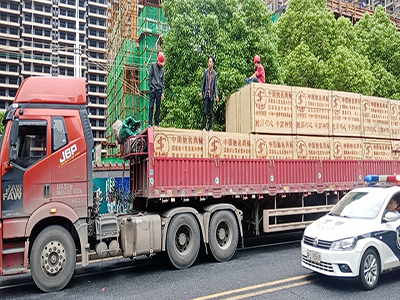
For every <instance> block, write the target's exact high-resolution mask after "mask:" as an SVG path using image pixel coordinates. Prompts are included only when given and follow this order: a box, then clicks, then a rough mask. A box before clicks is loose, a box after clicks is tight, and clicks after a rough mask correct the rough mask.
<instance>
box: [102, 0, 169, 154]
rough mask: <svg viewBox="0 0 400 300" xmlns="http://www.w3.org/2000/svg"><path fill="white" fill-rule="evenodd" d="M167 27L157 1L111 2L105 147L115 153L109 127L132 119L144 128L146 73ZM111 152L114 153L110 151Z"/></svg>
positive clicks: (146, 108) (131, 0) (116, 0)
mask: <svg viewBox="0 0 400 300" xmlns="http://www.w3.org/2000/svg"><path fill="white" fill-rule="evenodd" d="M167 30H168V26H167V23H166V20H165V17H164V14H163V10H162V8H161V0H152V1H151V0H150V1H148V0H139V1H137V0H112V1H111V5H109V10H108V19H107V60H108V62H109V66H110V70H109V73H108V78H107V100H108V105H107V109H108V117H107V145H108V154H109V155H111V156H113V155H115V154H117V153H116V152H117V151H116V148H113V145H115V138H114V136H113V135H112V124H113V123H114V122H115V121H116V120H118V119H119V120H125V119H126V118H128V117H130V116H131V117H133V118H134V119H136V120H140V121H142V126H143V129H144V128H146V127H147V126H148V108H149V86H148V70H149V67H150V65H151V63H153V62H155V61H157V54H158V52H159V51H161V50H162V41H163V40H162V38H163V35H165V34H166V32H167ZM111 149H115V150H111ZM110 150H111V151H110Z"/></svg>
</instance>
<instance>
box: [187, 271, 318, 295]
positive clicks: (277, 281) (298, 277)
mask: <svg viewBox="0 0 400 300" xmlns="http://www.w3.org/2000/svg"><path fill="white" fill-rule="evenodd" d="M314 276H315V274H313V273H311V274H306V275H300V276H295V277H290V278H285V279H280V280H276V281H271V282H266V283H261V284H257V285H252V286H246V287H243V288H239V289H236V290H230V291H226V292H222V293H216V294H212V295H208V296H204V297H198V298H194V299H192V300H207V299H216V298H220V297H224V296H229V295H232V294H238V293H243V292H247V291H250V290H256V289H261V288H265V287H269V286H272V285H278V284H282V283H287V282H292V281H296V280H304V279H308V278H310V277H314ZM311 282H313V281H312V280H305V281H301V282H298V283H292V284H289V285H284V286H280V287H275V288H271V289H267V290H263V291H260V292H262V293H261V294H265V293H269V292H272V291H273V290H274V289H275V290H280V289H284V288H289V287H291V286H292V285H294V286H298V285H302V284H307V283H311ZM296 284H297V285H296ZM265 291H268V292H265ZM253 293H259V292H252V293H249V294H253ZM255 295H256V294H254V296H255ZM239 296H242V295H239ZM239 296H237V297H239ZM246 297H251V296H246ZM227 299H242V298H227Z"/></svg>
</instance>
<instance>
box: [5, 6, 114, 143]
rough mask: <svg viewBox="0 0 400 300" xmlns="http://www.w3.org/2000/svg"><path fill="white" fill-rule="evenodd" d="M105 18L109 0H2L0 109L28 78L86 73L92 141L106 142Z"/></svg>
mask: <svg viewBox="0 0 400 300" xmlns="http://www.w3.org/2000/svg"><path fill="white" fill-rule="evenodd" d="M106 17H107V0H0V110H4V109H6V108H7V107H8V106H9V105H10V104H11V103H12V101H13V100H14V97H15V95H16V92H17V90H18V87H19V85H20V84H21V83H22V81H23V80H24V79H25V78H27V77H29V76H75V75H76V76H80V77H85V78H86V81H87V95H88V110H89V113H90V116H89V117H90V122H91V125H92V130H93V136H94V140H95V143H96V144H97V143H100V142H102V141H105V131H106V116H107V100H106V96H107V94H106V75H107V62H106V60H105V53H106ZM76 40H79V43H76ZM76 44H79V48H78V49H76ZM75 49H76V50H75ZM74 51H77V53H79V55H78V56H74ZM77 58H78V59H77ZM74 60H76V61H74ZM75 66H78V67H75ZM75 72H77V73H78V74H75Z"/></svg>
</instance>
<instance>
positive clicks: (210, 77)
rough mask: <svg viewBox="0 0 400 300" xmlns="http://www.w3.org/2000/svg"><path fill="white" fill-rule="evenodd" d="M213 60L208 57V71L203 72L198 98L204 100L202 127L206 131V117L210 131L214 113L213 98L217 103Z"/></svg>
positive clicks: (215, 74)
mask: <svg viewBox="0 0 400 300" xmlns="http://www.w3.org/2000/svg"><path fill="white" fill-rule="evenodd" d="M214 65H215V58H214V57H213V56H209V57H208V69H205V70H204V74H203V83H202V84H201V92H200V94H199V97H200V98H202V97H203V99H204V108H203V127H202V129H203V130H205V129H206V125H207V115H208V119H209V120H208V130H212V122H213V113H214V97H215V99H216V100H217V102H218V101H219V97H218V87H217V81H218V80H217V72H216V71H215V70H214Z"/></svg>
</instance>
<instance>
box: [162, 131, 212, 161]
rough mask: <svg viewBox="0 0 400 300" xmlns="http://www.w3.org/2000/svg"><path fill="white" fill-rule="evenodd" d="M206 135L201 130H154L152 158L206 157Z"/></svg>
mask: <svg viewBox="0 0 400 300" xmlns="http://www.w3.org/2000/svg"><path fill="white" fill-rule="evenodd" d="M205 136H206V133H205V132H203V131H201V130H191V129H176V128H161V127H156V128H154V156H156V157H189V158H204V157H207V153H206V146H205Z"/></svg>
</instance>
